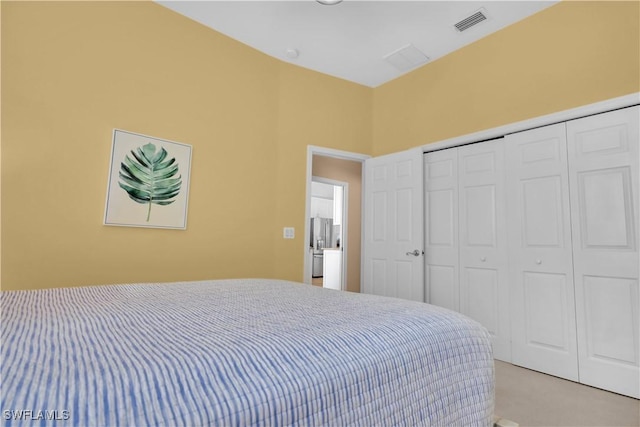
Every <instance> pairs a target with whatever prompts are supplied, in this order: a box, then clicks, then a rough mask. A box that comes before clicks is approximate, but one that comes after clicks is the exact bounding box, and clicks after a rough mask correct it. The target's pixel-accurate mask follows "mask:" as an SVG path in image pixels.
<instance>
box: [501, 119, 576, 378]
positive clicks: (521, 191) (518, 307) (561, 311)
mask: <svg viewBox="0 0 640 427" xmlns="http://www.w3.org/2000/svg"><path fill="white" fill-rule="evenodd" d="M505 147H506V163H507V170H506V174H507V211H508V213H509V215H508V235H509V237H508V238H509V257H510V259H509V264H510V284H511V288H510V292H509V297H510V301H511V307H512V310H511V321H512V324H511V339H512V362H513V363H514V364H516V365H521V366H525V367H527V368H531V369H534V370H538V371H542V372H546V373H549V374H552V375H556V376H559V377H563V378H567V379H570V380H574V381H577V380H578V364H577V362H576V361H577V343H576V324H575V307H574V287H573V286H574V285H573V263H572V245H571V223H570V211H569V188H568V184H569V183H568V172H567V151H566V132H565V125H564V124H558V125H552V126H547V127H543V128H539V129H533V130H530V131H525V132H520V133H516V134H512V135H507V136H506V138H505Z"/></svg>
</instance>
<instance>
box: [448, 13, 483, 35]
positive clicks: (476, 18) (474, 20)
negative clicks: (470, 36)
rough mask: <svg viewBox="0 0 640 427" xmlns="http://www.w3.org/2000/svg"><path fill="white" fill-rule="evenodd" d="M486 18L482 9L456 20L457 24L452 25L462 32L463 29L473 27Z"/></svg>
mask: <svg viewBox="0 0 640 427" xmlns="http://www.w3.org/2000/svg"><path fill="white" fill-rule="evenodd" d="M486 20H487V15H486V14H485V12H484V10H479V11H477V12H476V13H474V14H473V15H471V16H469V17H467V18H465V19H463V20H462V21H460V22H458V23H457V24H455V25H454V26H455V27H456V29H457V30H458V31H460V32H463V31H464V30H468V29H469V28H471V27H473V26H474V25H477V24H479V23H481V22H482V21H486Z"/></svg>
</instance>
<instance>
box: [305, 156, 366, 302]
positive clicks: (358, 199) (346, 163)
mask: <svg viewBox="0 0 640 427" xmlns="http://www.w3.org/2000/svg"><path fill="white" fill-rule="evenodd" d="M368 158H369V156H366V155H362V154H356V153H349V152H345V151H340V150H333V149H327V148H321V147H313V146H309V147H308V149H307V197H306V211H305V212H306V213H305V217H306V221H305V222H306V225H305V236H306V237H305V246H304V282H305V283H309V284H311V283H312V280H313V279H314V278H313V277H312V276H313V275H314V274H313V261H314V258H313V248H314V247H315V246H316V244H315V243H312V242H313V240H312V236H311V227H312V221H311V218H312V212H311V211H312V208H311V200H312V184H313V182H314V181H315V182H317V183H320V184H330V185H331V186H332V187H331V188H335V187H336V186H337V187H341V188H343V189H344V188H346V189H347V190H346V193H347V194H344V195H343V197H342V199H343V206H342V209H343V215H344V216H345V218H344V220H342V221H340V222H341V224H340V226H341V227H340V229H341V230H340V252H341V253H340V252H338V253H336V252H331V251H323V254H322V255H323V264H324V261H325V257H327V256H338V257H340V258H341V260H342V263H341V269H340V272H339V275H340V277H341V280H340V283H341V285H340V289H341V290H345V291H350V292H360V281H361V279H360V272H361V265H362V264H361V246H362V238H361V236H362V230H361V224H362V170H363V168H362V163H363V162H364V160H365V159H368ZM345 184H346V185H345ZM316 185H317V184H316ZM343 191H344V190H343ZM331 203H332V202H331ZM327 204H328V203H327ZM332 206H333V205H332ZM325 225H326V223H325ZM345 225H346V229H345ZM332 226H333V224H332ZM324 240H325V241H326V238H325V239H324ZM331 243H332V244H333V243H336V245H335V246H333V247H332V248H330V249H334V250H337V249H338V248H337V242H335V240H334V239H333V236H332V242H331ZM317 252H318V251H316V255H318V254H317ZM316 258H317V257H316ZM318 264H319V262H318V260H317V259H316V273H317V271H318V270H317V269H318ZM334 265H335V264H334ZM323 267H324V265H323ZM316 275H317V274H316ZM323 276H324V272H323ZM316 282H317V281H316ZM323 282H324V277H323ZM323 284H324V283H323Z"/></svg>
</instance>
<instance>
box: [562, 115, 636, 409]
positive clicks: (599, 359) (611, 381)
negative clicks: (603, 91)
mask: <svg viewBox="0 0 640 427" xmlns="http://www.w3.org/2000/svg"><path fill="white" fill-rule="evenodd" d="M639 116H640V107H633V108H627V109H624V110H619V111H614V112H610V113H605V114H599V115H596V116H591V117H586V118H583V119H579V120H574V121H570V122H568V123H567V137H568V148H569V176H570V184H571V190H572V191H571V216H572V227H573V236H574V237H573V250H574V274H575V283H576V312H577V324H578V354H579V370H580V382H582V383H585V384H589V385H593V386H596V387H601V388H604V389H607V390H611V391H615V392H618V393H622V394H625V395H629V396H633V397H635V398H640V371H639V369H638V363H639V358H640V350H639V342H638V341H639V338H640V336H639V334H640V331H639V320H638V308H639V306H640V304H639V301H638V298H639V296H638V240H639V239H638V189H639V187H638V156H639V155H640V154H639V152H638V139H639V136H638V133H639V127H640V123H639V119H638V118H639Z"/></svg>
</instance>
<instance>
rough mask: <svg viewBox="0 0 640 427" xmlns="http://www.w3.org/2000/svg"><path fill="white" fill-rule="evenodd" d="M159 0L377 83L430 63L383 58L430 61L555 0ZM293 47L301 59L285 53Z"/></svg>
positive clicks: (345, 75)
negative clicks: (411, 51) (459, 25)
mask: <svg viewBox="0 0 640 427" xmlns="http://www.w3.org/2000/svg"><path fill="white" fill-rule="evenodd" d="M157 2H158V3H159V4H161V5H163V6H165V7H168V8H169V9H172V10H174V11H176V12H178V13H180V14H182V15H185V16H187V17H189V18H191V19H193V20H195V21H197V22H200V23H202V24H204V25H206V26H208V27H211V28H213V29H214V30H216V31H218V32H220V33H223V34H225V35H227V36H229V37H231V38H234V39H236V40H238V41H240V42H242V43H245V44H247V45H249V46H252V47H253V48H255V49H258V50H260V51H262V52H264V53H266V54H268V55H270V56H273V57H275V58H278V59H280V60H283V61H287V62H291V63H293V64H296V65H299V66H301V67H305V68H309V69H312V70H315V71H319V72H321V73H325V74H329V75H332V76H335V77H339V78H342V79H345V80H349V81H352V82H356V83H360V84H362V85H365V86H370V87H376V86H378V85H381V84H383V83H385V82H388V81H390V80H393V79H395V78H396V77H399V76H401V75H402V74H405V73H406V72H408V71H411V70H413V69H415V68H418V67H419V66H421V65H424V64H425V63H422V64H420V65H418V66H414V67H413V68H411V69H410V70H406V69H405V70H399V69H397V68H396V67H394V66H393V65H392V64H391V63H390V62H388V61H387V60H385V57H386V56H387V55H389V54H391V53H393V52H395V51H397V50H399V49H401V48H403V47H405V46H407V45H409V44H412V45H413V46H414V47H416V48H417V49H418V50H419V51H421V52H422V53H424V54H425V55H426V56H427V57H428V58H429V60H428V61H427V62H426V64H428V63H429V62H433V61H434V60H436V59H438V58H440V57H442V56H444V55H446V54H448V53H450V52H452V51H455V50H457V49H460V48H461V47H463V46H465V45H468V44H470V43H473V42H474V41H476V40H478V39H480V38H482V37H485V36H487V35H489V34H491V33H493V32H495V31H498V30H500V29H501V28H504V27H506V26H508V25H510V24H513V23H514V22H516V21H519V20H521V19H524V18H526V17H528V16H530V15H532V14H534V13H536V12H539V11H540V10H542V9H544V8H547V7H549V6H552V5H553V4H555V3H557V2H558V1H557V0H554V1H525V0H522V1H521V0H512V1H415V0H414V1H398V0H387V1H370V0H369V1H367V0H344V1H343V2H342V3H340V4H337V5H333V6H326V5H321V4H319V3H317V2H316V1H315V0H281V1H269V0H263V1H244V0H236V1H216V0H213V1H188V0H180V1H163V0H160V1H157ZM481 8H482V9H484V11H485V14H486V15H487V16H488V19H487V20H486V21H483V22H481V23H480V24H478V25H476V26H474V27H471V28H470V29H468V30H466V31H464V32H462V33H460V32H458V31H457V30H456V29H455V27H454V26H453V25H454V24H455V23H456V22H458V21H460V20H462V19H464V18H466V17H467V16H469V15H471V14H473V13H474V12H476V11H478V10H479V9H481ZM291 49H295V50H296V51H297V52H298V57H297V58H289V57H287V50H291ZM214 54H215V53H212V55H214Z"/></svg>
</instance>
